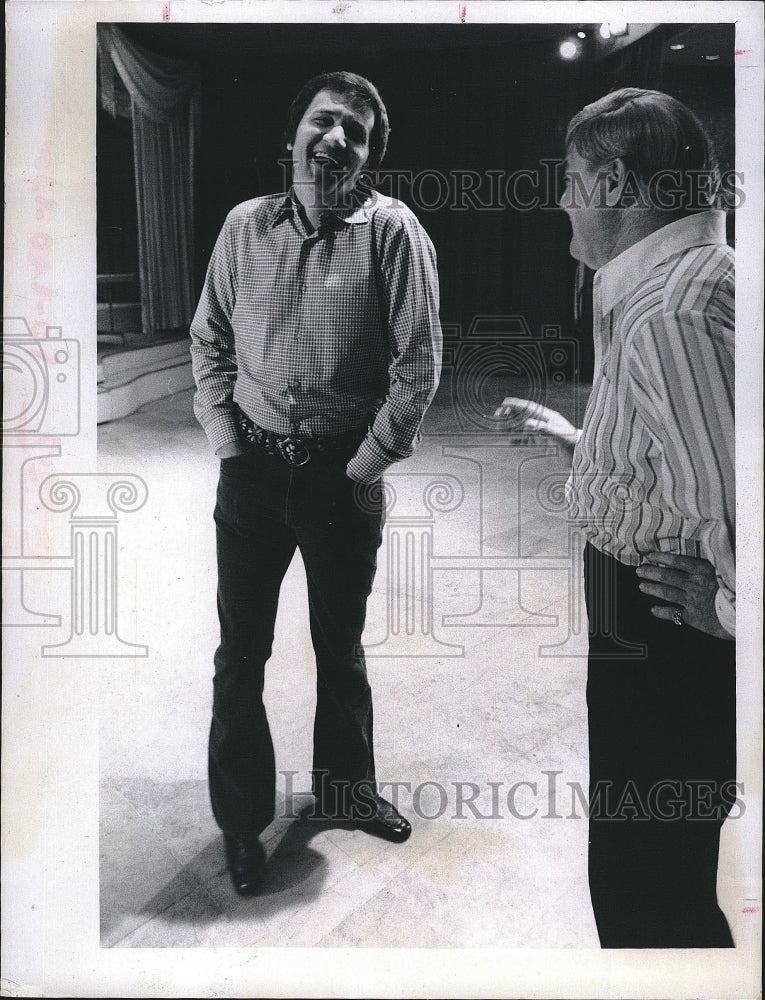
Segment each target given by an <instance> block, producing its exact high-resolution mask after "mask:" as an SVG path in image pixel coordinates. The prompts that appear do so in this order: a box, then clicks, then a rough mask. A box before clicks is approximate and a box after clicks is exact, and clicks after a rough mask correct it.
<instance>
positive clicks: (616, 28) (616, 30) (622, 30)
mask: <svg viewBox="0 0 765 1000" xmlns="http://www.w3.org/2000/svg"><path fill="white" fill-rule="evenodd" d="M608 30H609V31H610V32H611V34H612V35H613V36H614V37H617V36H618V35H626V34H627V24H626V22H624V21H609V22H608Z"/></svg>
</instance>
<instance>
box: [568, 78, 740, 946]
mask: <svg viewBox="0 0 765 1000" xmlns="http://www.w3.org/2000/svg"><path fill="white" fill-rule="evenodd" d="M566 153H567V156H566V189H565V192H564V194H563V198H562V200H561V205H562V207H563V208H564V209H565V210H566V212H567V214H568V216H569V218H570V220H571V225H572V231H573V236H572V241H571V253H572V255H573V256H574V257H576V258H577V259H578V260H581V261H583V262H584V263H585V264H587V266H588V267H590V268H593V269H594V270H595V271H596V274H595V280H594V291H593V314H594V326H595V329H594V336H595V374H594V382H593V388H592V394H591V396H590V398H589V401H588V404H587V409H586V413H585V418H584V426H583V429H582V433H581V435H579V436H578V441H577V443H576V446H575V450H574V459H573V469H572V474H571V478H570V480H569V484H568V498H569V507H570V512H571V516H572V518H573V519H574V520H575V521H576V522H577V523H579V524H580V525H581V526H582V529H583V533H584V535H585V537H586V539H587V545H586V549H585V589H586V597H587V610H588V616H589V619H590V652H589V671H588V684H587V703H588V713H589V732H590V854H589V871H590V891H591V897H592V902H593V908H594V911H595V917H596V922H597V926H598V933H599V936H600V940H601V945H602V946H603V947H611V948H639V947H657V948H658V947H666V948H670V947H731V946H732V945H733V942H732V938H731V934H730V930H729V928H728V925H727V922H726V920H725V917H724V916H723V914H722V911H721V910H720V908H719V906H718V905H717V898H716V875H717V857H718V850H719V834H720V828H721V826H722V822H723V820H724V819H725V817H726V815H727V814H728V812H729V811H730V808H731V805H732V804H733V801H734V800H735V785H734V779H735V712H736V704H735V642H734V635H735V593H736V584H735V560H734V545H735V495H734V487H735V476H734V423H733V420H734V277H733V254H732V251H731V250H730V249H729V248H728V247H727V246H726V242H725V219H724V214H723V213H722V212H716V211H714V210H712V207H713V205H714V204H715V198H716V195H717V188H718V185H719V173H718V170H717V167H716V164H715V162H714V155H713V151H712V148H711V144H710V142H709V139H708V137H707V135H706V134H705V132H704V129H703V127H702V126H701V124H700V123H699V121H698V120H697V119H696V117H695V116H694V115H693V114H692V113H691V112H690V111H689V109H688V108H686V107H685V106H684V105H682V104H680V103H679V102H678V101H676V100H674V99H673V98H671V97H669V96H667V95H666V94H661V93H658V92H655V91H644V90H635V89H626V90H621V91H617V92H615V93H612V94H609V95H607V96H606V97H604V98H602V99H601V100H599V101H596V102H595V103H594V104H591V105H588V106H587V107H586V108H584V109H583V110H582V111H581V112H579V114H577V115H576V116H575V117H574V118H573V119H572V121H571V122H570V124H569V127H568V132H567V136H566Z"/></svg>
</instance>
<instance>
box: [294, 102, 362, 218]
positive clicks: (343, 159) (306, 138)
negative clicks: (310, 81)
mask: <svg viewBox="0 0 765 1000" xmlns="http://www.w3.org/2000/svg"><path fill="white" fill-rule="evenodd" d="M374 122H375V116H374V112H373V111H372V110H371V109H364V108H360V107H358V106H354V105H353V104H351V103H350V101H349V99H348V98H346V97H344V96H343V95H342V94H335V93H333V92H331V91H329V90H320V91H319V93H318V94H316V96H315V97H314V99H313V100H312V101H311V103H310V104H309V105H308V107H307V108H306V110H305V114H304V115H303V117H302V118H301V119H300V122H299V124H298V127H297V130H296V132H295V139H294V141H293V143H292V168H293V172H292V183H293V186H294V188H295V193H296V194H297V197H298V198H299V199H300V201H301V202H302V204H303V207H304V208H305V209H306V212H307V213H308V216H309V218H311V216H312V214H313V213H314V212H320V211H321V210H322V209H325V208H337V207H342V206H343V204H345V203H346V201H345V199H346V198H347V196H348V195H349V194H350V192H351V191H352V190H353V189H354V188H355V186H356V184H357V182H358V179H359V175H360V174H361V171H362V170H363V169H364V166H365V165H366V162H367V160H368V159H369V141H370V136H371V134H372V128H373V127H374ZM312 221H315V220H314V219H312Z"/></svg>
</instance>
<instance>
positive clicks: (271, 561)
mask: <svg viewBox="0 0 765 1000" xmlns="http://www.w3.org/2000/svg"><path fill="white" fill-rule="evenodd" d="M352 450H354V449H351V451H352ZM349 457H350V453H349V451H348V450H344V451H337V452H326V453H319V454H318V455H316V456H314V457H313V458H312V459H311V461H309V462H308V463H307V464H306V465H304V466H294V465H289V464H288V463H287V462H285V461H284V459H282V458H281V457H280V456H278V455H269V454H268V453H266V452H265V451H263V450H261V449H258V448H254V449H253V450H251V451H250V452H248V453H247V454H246V455H242V456H237V457H234V458H229V459H224V460H223V461H222V462H221V469H220V479H219V483H218V493H217V504H216V507H215V522H216V527H217V553H218V614H219V618H220V632H221V640H220V646H219V647H218V649H217V651H216V653H215V676H214V681H213V717H212V725H211V728H210V744H209V780H210V797H211V801H212V808H213V813H214V815H215V819H216V820H217V823H218V825H219V826H220V827H221V829H222V830H224V832H226V833H230V834H238V835H241V836H253V835H256V834H258V833H260V832H261V831H262V830H263V829H265V827H267V826H268V824H269V823H270V822H271V821H272V820H273V817H274V807H275V792H276V771H275V761H274V749H273V743H272V740H271V733H270V730H269V726H268V719H267V718H266V712H265V708H264V705H263V684H264V672H265V665H266V661H267V660H268V658H269V656H270V655H271V645H272V642H273V637H274V622H275V619H276V610H277V603H278V599H279V588H280V585H281V582H282V579H283V577H284V574H285V572H286V570H287V567H288V566H289V564H290V562H291V560H292V557H293V555H294V552H295V549H296V547H297V548H299V549H300V553H301V556H302V558H303V563H304V565H305V571H306V577H307V581H308V601H309V610H310V626H311V637H312V640H313V646H314V650H315V653H316V671H317V683H316V691H317V704H316V716H315V722H314V756H313V780H314V791H315V792H317V794H319V793H323V795H324V798H326V799H327V800H328V801H329V803H330V805H329V808H330V809H332V810H333V811H335V810H338V809H339V808H341V807H342V803H340V804H339V805H338V803H336V802H333V800H332V793H335V792H337V791H338V790H340V792H341V793H342V792H343V791H344V792H345V794H346V795H347V794H348V789H351V790H352V789H357V790H358V789H362V790H365V791H364V794H366V795H368V792H369V789H373V790H374V780H375V765H374V750H373V743H372V695H371V691H370V687H369V683H368V681H367V672H366V665H365V662H364V650H363V648H362V646H361V634H362V631H363V628H364V619H365V614H366V602H367V597H368V596H369V593H370V591H371V589H372V581H373V579H374V575H375V569H376V560H377V549H378V546H379V544H380V541H381V537H382V523H383V506H382V491H381V489H380V484H379V483H378V484H376V486H372V487H362V488H361V492H359V489H357V488H356V484H355V483H354V482H353V481H352V480H350V479H349V478H348V477H347V476H346V474H345V465H346V463H347V461H348V459H349ZM362 797H363V796H362Z"/></svg>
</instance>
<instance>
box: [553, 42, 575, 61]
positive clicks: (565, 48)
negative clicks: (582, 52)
mask: <svg viewBox="0 0 765 1000" xmlns="http://www.w3.org/2000/svg"><path fill="white" fill-rule="evenodd" d="M558 51H559V52H560V54H561V56H562V58H563V59H576V57H577V56H578V55H579V45H578V44H577V43H576V42H575V41H574V40H573V39H571V38H567V39H566V41H565V42H561V43H560V48H559V49H558Z"/></svg>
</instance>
